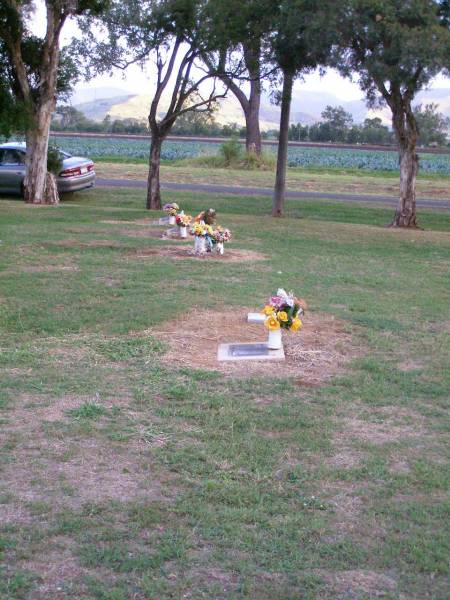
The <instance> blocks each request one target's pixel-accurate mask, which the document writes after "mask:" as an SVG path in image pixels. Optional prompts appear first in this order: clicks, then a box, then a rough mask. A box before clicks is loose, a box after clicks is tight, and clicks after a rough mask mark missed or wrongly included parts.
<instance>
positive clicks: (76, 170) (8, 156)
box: [0, 142, 95, 194]
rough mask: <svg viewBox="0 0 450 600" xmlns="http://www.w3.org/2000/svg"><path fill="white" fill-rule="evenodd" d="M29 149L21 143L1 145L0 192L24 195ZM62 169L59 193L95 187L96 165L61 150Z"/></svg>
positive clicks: (58, 181)
mask: <svg viewBox="0 0 450 600" xmlns="http://www.w3.org/2000/svg"><path fill="white" fill-rule="evenodd" d="M26 151H27V148H26V145H25V144H24V143H21V142H9V143H7V144H1V145H0V192H1V193H8V194H22V193H23V180H24V177H25V154H26ZM60 154H61V159H62V169H61V171H60V172H59V173H58V175H57V176H56V182H57V185H58V191H59V192H61V193H64V192H76V191H78V190H82V189H84V188H88V187H93V186H94V185H95V171H94V163H93V162H92V160H89V159H88V158H83V157H81V156H71V155H70V154H67V152H62V151H61V150H60Z"/></svg>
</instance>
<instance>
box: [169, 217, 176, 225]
mask: <svg viewBox="0 0 450 600" xmlns="http://www.w3.org/2000/svg"><path fill="white" fill-rule="evenodd" d="M175 223H176V220H175V215H169V225H175Z"/></svg>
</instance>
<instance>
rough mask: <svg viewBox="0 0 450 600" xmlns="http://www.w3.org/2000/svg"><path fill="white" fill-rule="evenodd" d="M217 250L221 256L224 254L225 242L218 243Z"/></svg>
mask: <svg viewBox="0 0 450 600" xmlns="http://www.w3.org/2000/svg"><path fill="white" fill-rule="evenodd" d="M216 250H217V252H218V253H219V254H223V253H224V248H223V242H217V247H216Z"/></svg>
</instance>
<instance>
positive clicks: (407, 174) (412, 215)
mask: <svg viewBox="0 0 450 600" xmlns="http://www.w3.org/2000/svg"><path fill="white" fill-rule="evenodd" d="M399 154H400V199H399V203H398V206H397V210H396V211H395V216H394V219H393V221H392V223H391V227H417V218H416V178H417V173H418V171H419V157H418V156H417V153H416V150H415V148H414V147H406V148H400V151H399Z"/></svg>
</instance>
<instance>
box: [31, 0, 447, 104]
mask: <svg viewBox="0 0 450 600" xmlns="http://www.w3.org/2000/svg"><path fill="white" fill-rule="evenodd" d="M35 5H36V12H35V15H34V18H33V25H32V28H33V30H34V32H35V33H36V34H40V35H42V34H43V32H44V31H45V10H44V6H43V2H42V0H36V2H35ZM77 33H78V29H77V26H76V23H75V21H74V20H72V19H71V20H69V21H67V23H66V25H65V27H64V29H63V32H62V35H61V43H62V44H65V43H67V42H68V41H70V39H71V38H72V37H73V36H74V35H75V36H76V35H77ZM103 86H108V87H118V88H123V89H124V90H126V91H127V92H129V93H136V94H149V93H151V89H152V84H151V79H150V77H148V74H146V73H145V71H144V73H143V72H142V70H141V69H140V68H138V67H130V68H129V69H127V71H126V72H125V73H122V72H119V71H116V72H113V73H112V74H111V76H108V75H104V76H102V77H97V78H95V79H93V80H92V81H91V82H89V83H86V82H80V83H79V84H77V86H76V89H80V88H86V87H90V88H93V87H103ZM295 87H296V88H298V89H303V90H308V91H328V92H331V93H332V94H334V95H335V96H337V97H338V98H340V99H342V100H346V101H351V100H358V99H360V98H362V97H363V94H362V93H361V90H360V89H359V87H358V84H357V83H353V82H351V81H349V80H348V79H344V78H343V77H341V76H340V75H339V74H338V73H337V72H336V71H334V70H332V69H329V70H328V71H327V73H326V74H325V75H324V76H323V77H320V75H319V73H318V72H314V73H311V74H310V75H306V76H305V78H304V80H303V81H297V82H296V83H295ZM430 87H431V88H443V87H445V88H449V94H450V79H448V78H444V77H441V76H440V77H437V78H436V80H435V81H433V82H432V84H431V86H430Z"/></svg>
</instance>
